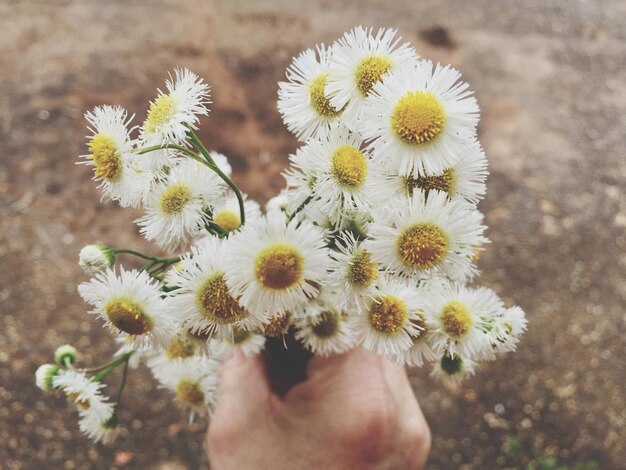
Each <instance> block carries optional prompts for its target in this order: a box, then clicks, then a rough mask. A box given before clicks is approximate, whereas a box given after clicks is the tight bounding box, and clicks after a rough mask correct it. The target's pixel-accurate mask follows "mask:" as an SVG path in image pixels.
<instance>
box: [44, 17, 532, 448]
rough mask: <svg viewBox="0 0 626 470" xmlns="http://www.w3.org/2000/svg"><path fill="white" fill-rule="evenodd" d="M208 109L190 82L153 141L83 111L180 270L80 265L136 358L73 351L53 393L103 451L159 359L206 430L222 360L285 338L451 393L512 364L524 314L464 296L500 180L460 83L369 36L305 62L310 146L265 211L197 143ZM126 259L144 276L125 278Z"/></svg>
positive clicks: (158, 262) (99, 113)
mask: <svg viewBox="0 0 626 470" xmlns="http://www.w3.org/2000/svg"><path fill="white" fill-rule="evenodd" d="M209 104H210V100H209V87H208V86H207V85H206V84H205V83H203V81H202V80H201V79H199V78H198V77H197V76H196V75H195V74H193V73H191V72H190V71H188V70H186V69H182V70H176V71H175V72H174V75H173V76H171V77H170V79H169V80H168V81H167V82H166V90H165V91H159V92H158V96H157V97H156V99H155V100H154V101H153V102H151V103H150V106H149V109H148V112H147V116H146V118H145V120H144V122H143V124H142V125H141V126H139V127H136V126H134V127H133V126H132V124H131V119H132V117H131V118H129V117H128V114H127V112H126V111H125V110H124V109H122V108H121V107H118V106H115V107H112V106H101V107H96V108H95V109H94V110H93V111H91V112H88V113H87V114H86V119H87V121H88V122H89V129H90V135H89V136H88V150H89V153H88V154H87V155H84V156H83V157H82V159H81V161H80V163H83V164H85V165H88V166H90V167H92V168H93V171H94V180H95V181H97V182H98V183H99V185H100V187H101V188H102V190H103V192H104V195H105V196H106V197H107V198H108V199H112V200H115V201H117V202H118V203H119V204H120V206H122V207H135V208H137V207H141V208H143V210H144V215H143V217H141V218H139V219H137V220H136V223H137V225H138V226H139V230H140V232H141V234H142V235H144V236H145V238H146V239H148V240H153V241H154V242H156V244H157V245H159V246H160V247H161V248H162V249H163V250H164V251H165V252H168V253H170V254H169V255H168V256H167V257H159V256H154V255H152V254H146V253H140V252H138V251H135V250H130V249H121V248H114V247H112V246H109V245H105V244H101V243H98V244H94V245H89V246H86V247H85V248H83V249H82V250H81V252H80V264H81V266H82V267H83V268H84V270H85V271H86V272H87V273H88V274H89V275H91V276H93V277H92V279H91V280H89V281H87V282H84V283H82V284H80V286H79V287H78V291H79V293H80V295H81V297H82V298H83V299H84V300H85V301H86V302H87V303H88V304H90V305H91V307H92V309H91V310H90V313H91V314H93V315H94V316H95V317H97V320H98V321H100V322H103V323H104V324H105V325H106V326H108V327H109V329H110V330H111V332H112V333H113V334H114V336H115V337H116V341H118V342H119V343H120V349H119V351H118V352H117V353H116V354H115V355H114V356H113V358H112V360H110V361H109V362H107V363H105V364H102V365H101V366H98V367H92V368H79V367H78V366H77V363H76V361H77V351H76V350H75V348H73V347H72V346H70V345H64V346H61V347H60V348H59V349H58V350H57V351H56V353H55V362H54V364H45V365H42V366H41V367H40V368H39V369H38V370H37V373H36V379H37V384H38V385H39V387H41V388H42V389H43V390H46V391H61V392H64V393H65V394H66V395H67V397H68V399H69V401H70V402H71V403H73V404H74V405H75V406H76V408H77V410H78V412H79V414H80V421H79V425H80V429H81V430H82V431H83V432H85V433H86V434H87V435H88V436H89V437H91V438H92V439H94V440H96V441H110V440H112V439H113V438H114V437H115V435H116V432H117V429H118V419H117V416H118V410H119V406H120V399H121V395H122V391H123V389H124V387H125V384H126V375H127V372H128V369H129V367H131V368H132V367H136V366H137V364H139V363H140V362H142V361H143V362H144V363H145V364H147V366H148V367H149V368H150V369H151V371H152V373H153V375H154V377H155V378H156V380H157V381H158V382H159V383H160V384H161V385H162V386H163V387H165V388H167V389H169V390H171V391H172V392H173V393H174V395H175V397H176V399H177V401H178V402H179V403H180V404H181V405H183V406H185V407H186V408H188V409H190V410H191V412H192V413H199V414H205V413H206V412H207V410H208V411H209V412H210V410H211V408H212V407H213V406H214V405H215V403H216V400H217V399H218V397H217V396H216V389H217V383H218V375H217V371H218V367H219V364H220V360H221V359H222V358H223V357H224V356H225V355H226V354H228V351H229V349H230V348H232V347H233V346H238V347H240V348H241V349H242V350H243V352H244V353H245V354H247V355H253V354H259V353H260V352H261V351H262V350H263V349H264V347H265V344H266V340H267V338H272V337H273V338H276V337H279V338H280V337H281V336H283V335H288V336H289V337H290V341H291V342H297V343H299V344H300V345H301V346H302V347H303V348H305V349H307V350H309V351H310V352H311V353H312V354H319V355H328V354H338V353H342V352H345V351H348V350H350V349H351V348H357V347H362V348H365V349H367V350H369V351H372V352H374V353H376V354H380V355H383V356H386V357H388V358H389V359H391V360H393V361H397V362H400V363H403V364H406V365H407V366H414V367H419V366H422V365H423V364H425V363H429V364H432V365H433V374H435V375H437V376H438V377H440V378H443V379H444V380H447V381H451V382H456V381H458V380H460V379H462V378H463V377H465V376H467V375H468V374H471V373H472V372H473V370H474V367H475V365H476V363H477V362H480V361H486V360H493V359H494V358H495V357H496V356H497V355H498V354H500V353H504V352H507V351H511V350H513V349H515V346H516V343H517V342H518V340H519V337H520V335H521V334H522V333H523V332H524V331H525V329H526V320H525V317H524V313H523V311H522V310H521V309H520V308H518V307H508V308H507V307H506V306H505V305H504V304H503V302H502V301H501V300H500V299H499V298H498V296H497V295H496V294H495V293H494V292H493V291H491V290H490V289H487V288H481V287H467V286H466V283H467V282H468V281H471V280H472V279H473V278H474V277H475V276H476V274H477V269H476V265H475V263H476V261H477V259H478V256H479V253H480V251H481V249H482V248H481V246H482V245H483V244H484V243H486V242H487V239H486V238H485V236H484V235H483V233H484V231H485V226H484V225H483V215H482V214H481V213H480V212H479V211H478V209H477V208H476V205H477V203H478V202H479V201H480V199H481V198H482V197H483V196H484V194H485V179H486V176H487V163H486V160H485V156H484V153H483V150H482V149H481V146H480V144H479V142H478V141H477V136H476V126H477V124H478V119H479V108H478V105H477V103H476V100H475V99H474V97H473V96H472V92H471V91H470V90H469V87H468V85H467V84H466V83H465V82H463V81H461V80H460V74H459V72H457V71H456V70H454V69H453V68H451V67H449V66H445V67H443V66H441V65H439V64H437V65H433V64H432V63H431V62H430V61H428V60H420V59H419V58H418V55H417V53H416V51H415V50H414V49H413V47H412V46H411V45H410V44H408V43H401V42H400V38H398V37H397V36H396V32H395V31H394V30H391V29H380V30H378V31H374V30H372V29H364V28H361V27H357V28H355V29H354V30H352V31H350V32H348V33H346V34H345V35H344V36H343V37H342V38H341V39H339V40H338V41H336V42H335V43H334V44H333V45H332V46H331V47H324V46H323V45H320V46H318V47H317V48H316V49H315V50H311V49H309V50H306V51H304V52H303V53H301V54H300V55H299V56H298V57H297V58H295V59H294V61H293V63H292V64H291V65H290V66H289V68H288V69H287V81H285V82H281V83H279V91H278V110H279V111H280V113H281V115H282V117H283V120H284V122H285V124H286V126H287V128H288V129H289V130H290V131H291V132H293V133H294V134H295V136H296V137H297V138H298V139H299V140H300V141H301V142H302V146H301V147H300V148H299V149H298V150H297V151H296V153H295V154H293V155H291V156H290V162H291V164H290V167H289V168H288V169H287V171H286V172H285V174H284V176H285V179H286V187H285V189H284V190H283V191H282V192H281V193H280V194H279V195H278V196H277V197H275V198H273V199H271V200H270V201H269V202H268V203H267V205H266V206H265V210H264V211H262V210H261V208H260V206H259V204H258V203H256V202H255V201H252V200H250V199H248V198H247V197H246V195H245V194H243V193H242V192H241V191H240V190H239V189H238V188H237V186H236V185H235V184H234V183H233V181H232V180H231V179H230V174H231V168H230V166H229V164H228V160H227V158H226V157H225V156H223V155H220V154H218V153H216V152H213V151H209V150H207V148H206V147H205V146H204V145H203V143H202V142H201V141H200V139H199V138H198V136H197V134H196V130H197V126H198V121H199V118H200V116H203V115H207V114H208V105H209ZM123 257H128V258H134V259H137V260H141V262H142V264H143V267H142V268H141V269H138V270H137V269H125V268H124V267H123V266H122V265H121V263H120V262H119V260H120V258H123ZM287 354H289V351H287ZM114 370H121V371H122V373H121V379H120V383H119V388H118V389H117V392H116V393H115V394H110V395H109V394H106V393H105V388H106V387H105V384H104V382H103V381H104V379H105V378H106V377H107V376H108V375H109V374H110V373H111V372H113V371H114ZM113 396H114V398H110V397H113Z"/></svg>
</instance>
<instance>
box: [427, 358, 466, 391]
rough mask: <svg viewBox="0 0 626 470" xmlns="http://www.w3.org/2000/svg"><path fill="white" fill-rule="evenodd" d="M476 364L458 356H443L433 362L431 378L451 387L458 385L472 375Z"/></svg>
mask: <svg viewBox="0 0 626 470" xmlns="http://www.w3.org/2000/svg"><path fill="white" fill-rule="evenodd" d="M475 368H476V362H475V361H473V360H471V359H470V358H468V357H464V356H462V355H459V354H448V353H446V354H444V355H443V356H441V358H440V359H439V360H438V361H437V362H435V365H434V367H433V370H432V372H431V374H430V375H431V376H433V377H435V378H437V379H439V380H440V381H442V382H443V383H445V384H448V385H451V386H457V385H459V384H460V383H461V382H462V381H463V380H465V379H466V378H468V377H470V376H472V375H474V370H475Z"/></svg>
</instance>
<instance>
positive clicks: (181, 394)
mask: <svg viewBox="0 0 626 470" xmlns="http://www.w3.org/2000/svg"><path fill="white" fill-rule="evenodd" d="M175 393H176V398H178V400H179V401H180V402H181V403H182V404H183V405H186V406H189V407H191V408H201V407H202V406H203V405H204V391H203V390H202V387H200V384H199V383H198V382H196V381H195V380H186V379H183V380H181V381H179V382H178V383H177V384H176V389H175Z"/></svg>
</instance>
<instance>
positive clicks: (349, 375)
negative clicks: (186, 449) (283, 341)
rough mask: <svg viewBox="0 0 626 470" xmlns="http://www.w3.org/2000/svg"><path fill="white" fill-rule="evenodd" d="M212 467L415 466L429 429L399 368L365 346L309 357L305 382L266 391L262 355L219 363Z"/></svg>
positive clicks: (427, 444) (211, 435) (238, 356)
mask: <svg viewBox="0 0 626 470" xmlns="http://www.w3.org/2000/svg"><path fill="white" fill-rule="evenodd" d="M208 449H209V459H210V462H211V468H215V469H217V470H222V469H225V470H228V469H231V468H232V469H308V468H324V469H342V470H344V469H366V468H376V469H419V468H422V467H423V465H424V463H425V461H426V458H427V456H428V451H429V449H430V430H429V428H428V424H427V423H426V420H425V419H424V415H423V414H422V411H421V409H420V407H419V404H418V403H417V400H416V399H415V395H414V394H413V390H412V389H411V386H410V384H409V380H408V377H407V375H406V372H405V370H404V367H402V366H400V365H398V364H394V363H392V362H390V361H388V360H387V359H384V358H382V357H379V356H377V355H375V354H372V353H370V352H367V351H365V350H362V349H356V350H353V351H350V352H348V353H345V354H340V355H335V356H330V357H318V356H315V357H313V358H312V359H311V360H310V362H309V364H308V369H307V380H306V381H305V382H301V383H299V384H297V385H295V386H294V387H293V388H292V389H291V390H289V392H288V393H287V394H286V395H285V396H284V397H282V398H281V397H279V396H277V395H276V394H274V393H273V392H272V391H271V388H270V384H269V382H268V379H267V373H266V369H265V364H264V362H263V358H262V357H261V356H256V357H252V358H246V357H245V356H244V355H243V354H242V353H241V352H240V351H239V350H235V352H234V353H233V356H232V357H231V358H230V359H228V360H227V361H226V362H225V363H224V365H223V366H222V371H221V378H220V399H219V402H218V405H217V408H216V410H215V413H214V415H213V417H212V419H211V424H210V427H209V432H208Z"/></svg>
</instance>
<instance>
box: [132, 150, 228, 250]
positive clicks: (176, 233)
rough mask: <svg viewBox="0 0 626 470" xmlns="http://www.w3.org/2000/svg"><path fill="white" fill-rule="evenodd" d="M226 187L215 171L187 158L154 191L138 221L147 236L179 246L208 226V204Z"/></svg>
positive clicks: (165, 245) (169, 246) (166, 246)
mask: <svg viewBox="0 0 626 470" xmlns="http://www.w3.org/2000/svg"><path fill="white" fill-rule="evenodd" d="M223 191H224V185H223V183H222V180H221V179H219V177H218V176H217V175H216V174H215V173H214V172H213V171H211V170H210V169H209V168H207V167H206V166H204V165H202V164H201V163H198V162H196V161H194V160H184V161H183V162H181V163H180V164H179V165H177V166H175V167H173V168H171V170H170V173H169V174H168V175H167V178H166V179H165V180H164V181H160V182H159V183H157V184H156V185H155V187H154V188H153V189H152V190H151V191H150V194H149V195H148V198H147V201H146V207H145V211H146V214H145V215H144V216H143V217H141V218H139V219H137V220H136V221H135V222H136V223H137V224H138V225H139V227H140V232H141V234H142V235H144V236H145V237H146V239H147V240H155V241H156V242H157V243H158V244H159V245H160V246H161V247H163V248H164V249H166V250H173V249H176V248H177V247H180V246H181V245H183V244H185V243H186V242H188V241H189V240H190V239H191V238H193V237H194V236H195V235H197V234H198V233H199V232H200V231H201V230H202V229H203V228H204V225H205V223H206V222H207V221H208V215H207V214H206V208H207V207H208V206H209V205H211V204H213V203H214V202H215V201H217V200H218V198H219V197H220V195H221V194H222V192H223Z"/></svg>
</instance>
